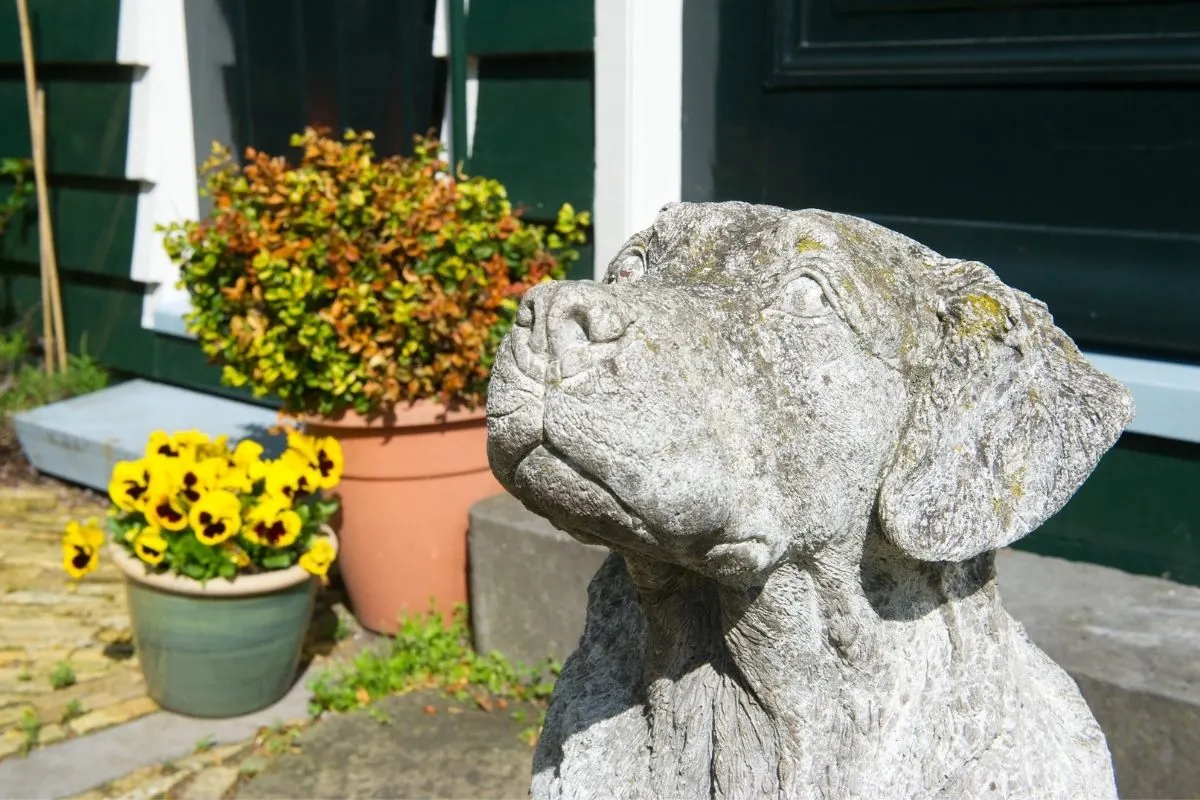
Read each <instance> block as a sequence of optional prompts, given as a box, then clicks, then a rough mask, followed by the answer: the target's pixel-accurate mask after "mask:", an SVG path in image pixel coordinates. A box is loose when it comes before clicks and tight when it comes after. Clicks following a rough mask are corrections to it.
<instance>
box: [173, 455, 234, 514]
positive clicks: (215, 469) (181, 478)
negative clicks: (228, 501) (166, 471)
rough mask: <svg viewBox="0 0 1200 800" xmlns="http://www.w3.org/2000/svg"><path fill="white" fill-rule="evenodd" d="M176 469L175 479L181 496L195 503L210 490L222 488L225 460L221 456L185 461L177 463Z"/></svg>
mask: <svg viewBox="0 0 1200 800" xmlns="http://www.w3.org/2000/svg"><path fill="white" fill-rule="evenodd" d="M175 470H176V472H175V474H174V480H175V483H176V486H177V487H178V491H179V495H180V497H182V498H183V499H184V500H186V501H187V502H189V503H192V504H195V503H197V502H199V500H200V498H201V497H203V496H204V495H205V494H207V493H208V492H211V491H213V490H214V489H218V488H220V484H221V473H222V472H223V471H224V470H225V461H224V459H221V458H206V459H204V460H203V461H183V462H179V463H177V464H176V465H175Z"/></svg>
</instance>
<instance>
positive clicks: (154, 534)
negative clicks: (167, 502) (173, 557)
mask: <svg viewBox="0 0 1200 800" xmlns="http://www.w3.org/2000/svg"><path fill="white" fill-rule="evenodd" d="M133 552H134V553H135V554H136V555H137V557H138V558H140V559H141V560H142V561H144V562H145V563H147V564H149V565H150V566H152V567H156V566H158V565H159V564H161V563H162V561H163V559H164V558H166V556H167V540H166V539H164V538H163V535H162V531H160V530H159V529H158V528H155V527H146V528H143V529H142V531H141V533H139V534H138V535H137V537H136V538H135V539H134V540H133Z"/></svg>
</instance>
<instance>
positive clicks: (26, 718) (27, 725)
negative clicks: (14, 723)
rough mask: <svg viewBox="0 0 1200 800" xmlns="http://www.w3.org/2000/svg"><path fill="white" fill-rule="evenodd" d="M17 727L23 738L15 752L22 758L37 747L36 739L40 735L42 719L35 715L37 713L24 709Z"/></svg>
mask: <svg viewBox="0 0 1200 800" xmlns="http://www.w3.org/2000/svg"><path fill="white" fill-rule="evenodd" d="M18 727H19V728H20V731H21V735H22V736H23V737H24V738H23V739H22V741H21V747H20V749H19V750H18V751H17V752H18V753H19V754H20V755H22V756H27V755H29V751H30V750H32V749H33V748H35V747H37V743H38V737H40V736H41V735H42V718H41V717H39V716H38V715H37V712H35V711H32V710H30V709H25V712H24V713H23V714H21V721H20V722H19V723H18Z"/></svg>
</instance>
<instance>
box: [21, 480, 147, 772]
mask: <svg viewBox="0 0 1200 800" xmlns="http://www.w3.org/2000/svg"><path fill="white" fill-rule="evenodd" d="M107 505H108V504H107V501H106V498H103V497H101V496H99V495H97V494H94V493H91V492H87V491H84V490H79V489H74V488H68V487H66V486H61V485H58V484H53V483H49V482H37V483H26V484H21V485H17V486H4V487H0V595H2V598H0V761H2V760H5V759H9V758H16V757H19V756H20V755H21V754H22V753H23V752H26V751H27V750H28V749H30V748H33V747H37V746H40V745H46V744H50V743H53V742H57V741H60V740H62V739H66V738H69V737H72V736H77V735H81V734H85V733H90V732H92V731H96V730H100V729H102V728H106V727H109V726H111V725H117V724H120V723H122V722H126V721H128V720H131V719H136V718H138V717H140V716H143V715H145V714H149V713H152V712H154V711H156V710H157V709H158V707H157V706H156V705H155V704H154V702H153V701H151V700H150V699H149V698H147V697H146V693H145V686H144V683H143V681H142V677H141V673H140V671H139V669H138V664H137V658H136V656H135V655H134V653H133V645H132V642H131V639H130V629H129V615H128V613H127V612H126V606H125V590H124V583H123V579H122V578H121V576H120V573H119V572H118V571H117V569H116V567H114V566H113V565H112V564H111V563H109V562H108V561H107V560H106V559H103V558H102V559H101V564H100V568H99V569H98V570H97V571H96V572H95V573H93V574H92V575H90V576H88V577H87V578H86V579H85V580H83V581H81V582H80V583H79V584H77V585H76V584H75V583H74V582H73V581H71V580H70V579H69V578H68V577H67V575H66V573H65V572H63V569H62V530H63V526H64V525H66V523H67V522H68V521H69V520H71V519H79V518H86V517H89V516H98V515H100V516H102V515H103V514H104V512H105V510H106V509H107ZM56 672H57V673H58V674H57V675H56ZM54 677H57V678H58V679H59V684H58V685H59V686H60V687H61V688H55V686H54V684H53V682H52V678H54ZM63 684H68V685H65V686H64V685H63Z"/></svg>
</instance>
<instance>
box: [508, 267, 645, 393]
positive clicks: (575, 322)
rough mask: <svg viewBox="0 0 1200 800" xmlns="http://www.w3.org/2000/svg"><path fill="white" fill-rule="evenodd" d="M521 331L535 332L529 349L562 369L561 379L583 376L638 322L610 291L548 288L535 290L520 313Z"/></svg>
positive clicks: (576, 284)
mask: <svg viewBox="0 0 1200 800" xmlns="http://www.w3.org/2000/svg"><path fill="white" fill-rule="evenodd" d="M516 322H517V325H518V326H521V327H525V328H529V329H531V331H532V337H531V340H530V345H531V347H532V349H533V350H534V351H538V350H541V351H542V352H543V353H544V354H545V356H546V357H547V358H548V359H549V360H550V361H551V362H556V363H557V364H558V369H553V368H552V371H553V372H556V373H558V377H560V378H566V377H569V376H570V375H574V374H576V373H579V372H582V371H583V370H585V369H587V368H588V367H590V366H591V365H592V364H593V363H596V362H597V361H598V360H599V359H600V358H602V357H604V356H606V355H610V354H611V352H612V350H613V347H614V346H615V345H616V344H617V343H618V342H619V341H620V339H621V337H623V336H624V335H625V332H626V331H627V330H628V329H629V326H630V324H631V323H632V322H633V317H632V315H631V314H630V313H629V311H628V309H627V308H626V306H625V304H624V303H623V302H621V301H620V300H618V298H616V297H614V296H613V295H612V294H611V293H610V292H609V291H608V290H607V288H606V287H603V286H601V285H600V284H596V283H592V282H590V281H567V282H562V283H547V284H541V285H539V286H536V287H534V288H533V289H530V290H529V291H528V292H526V293H525V297H524V298H522V300H521V306H520V308H519V309H518V311H517V320H516Z"/></svg>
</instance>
